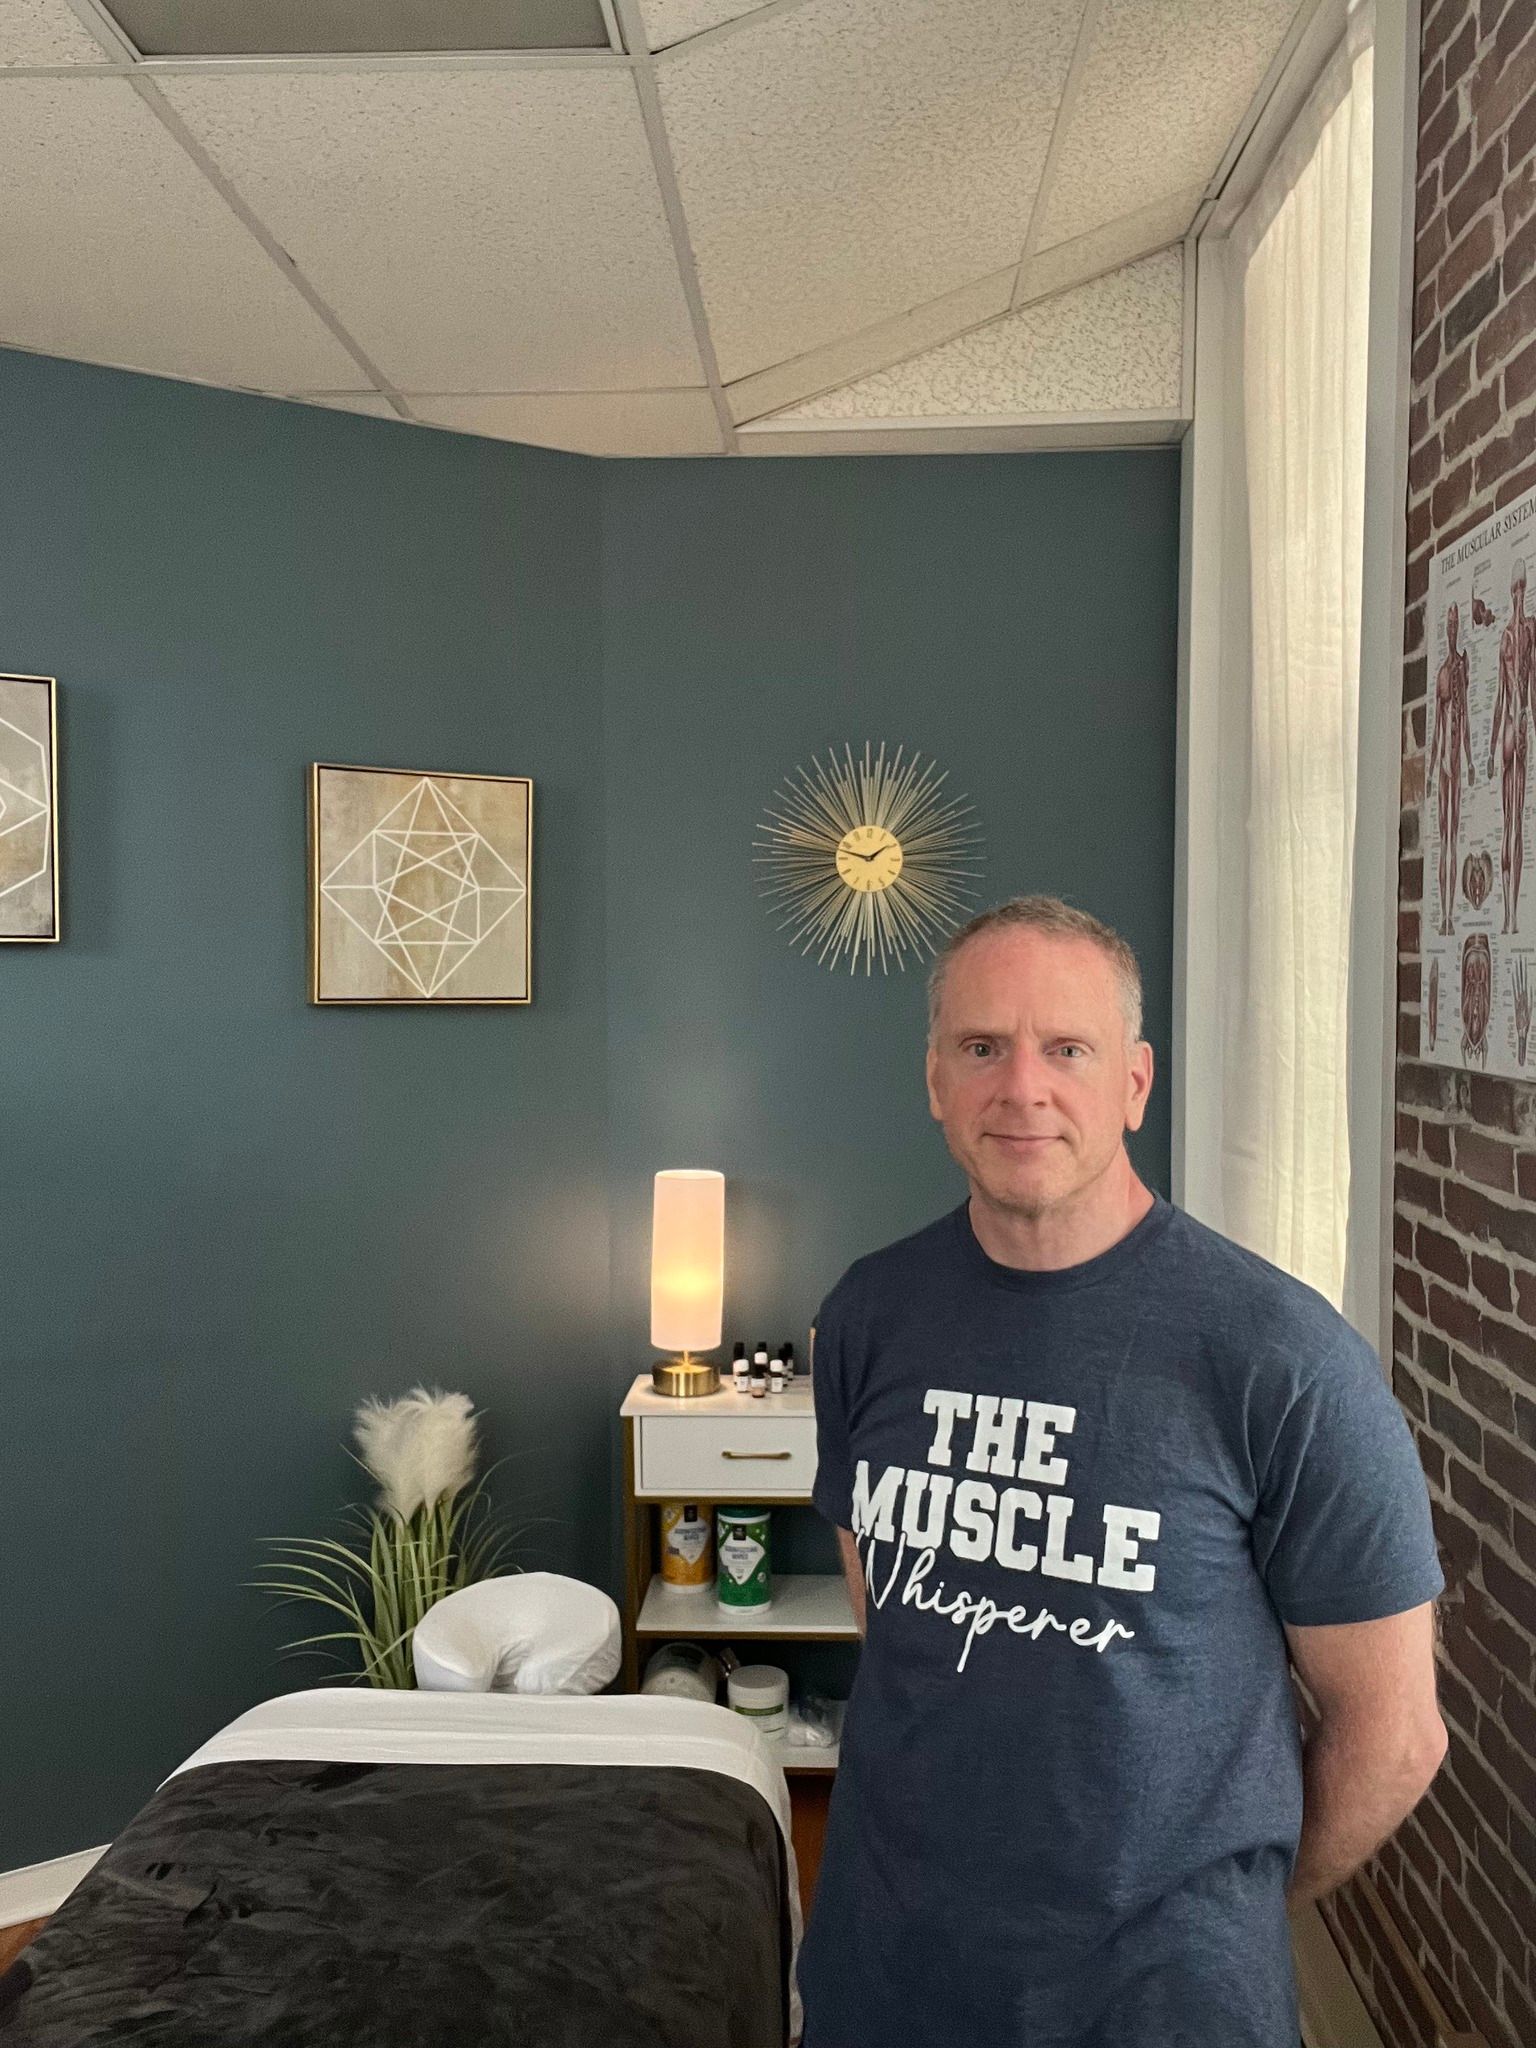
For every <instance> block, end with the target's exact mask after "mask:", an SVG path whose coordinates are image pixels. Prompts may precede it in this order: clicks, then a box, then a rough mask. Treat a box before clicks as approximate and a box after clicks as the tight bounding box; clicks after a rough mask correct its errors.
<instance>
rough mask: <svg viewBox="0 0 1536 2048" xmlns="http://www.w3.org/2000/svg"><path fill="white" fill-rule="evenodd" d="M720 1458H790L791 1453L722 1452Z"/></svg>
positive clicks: (792, 1454)
mask: <svg viewBox="0 0 1536 2048" xmlns="http://www.w3.org/2000/svg"><path fill="white" fill-rule="evenodd" d="M720 1455H721V1457H722V1458H792V1457H793V1456H794V1452H793V1451H722V1452H721V1453H720Z"/></svg>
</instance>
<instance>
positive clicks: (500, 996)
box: [308, 761, 533, 1007]
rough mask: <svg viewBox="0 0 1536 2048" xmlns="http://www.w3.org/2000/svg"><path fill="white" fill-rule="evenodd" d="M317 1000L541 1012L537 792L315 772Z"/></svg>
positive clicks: (392, 772) (312, 978)
mask: <svg viewBox="0 0 1536 2048" xmlns="http://www.w3.org/2000/svg"><path fill="white" fill-rule="evenodd" d="M308 828H309V829H308V865H309V1000H310V1001H311V1002H312V1003H317V1004H327V1005H332V1004H340V1005H352V1006H355V1005H357V1004H360V1003H367V1004H374V1005H378V1004H385V1005H398V1004H415V1005H418V1006H419V1005H423V1004H424V1005H427V1006H432V1007H439V1006H443V1005H446V1004H456V1005H475V1006H484V1005H487V1004H494V1005H498V1006H510V1005H519V1004H525V1003H529V1002H531V1001H532V1000H533V958H532V954H533V924H532V904H533V886H532V884H533V783H532V781H531V780H530V779H529V777H527V776H526V775H468V774H444V773H439V772H437V771H432V770H418V769H403V768H369V767H357V766H349V765H345V764H343V763H340V762H334V761H316V762H312V763H311V765H310V769H309V776H308Z"/></svg>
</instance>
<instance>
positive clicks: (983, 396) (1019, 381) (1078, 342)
mask: <svg viewBox="0 0 1536 2048" xmlns="http://www.w3.org/2000/svg"><path fill="white" fill-rule="evenodd" d="M1183 287H1184V258H1183V255H1182V253H1181V252H1180V251H1179V250H1177V249H1169V250H1165V251H1164V253H1163V254H1162V255H1160V256H1149V257H1147V258H1145V259H1144V260H1143V261H1142V262H1140V263H1134V264H1131V265H1129V266H1128V267H1127V268H1125V269H1123V270H1115V271H1111V272H1110V274H1109V275H1108V276H1107V277H1099V278H1095V279H1094V281H1093V282H1092V283H1091V284H1084V285H1079V286H1078V287H1077V288H1076V289H1075V290H1074V291H1069V292H1063V293H1062V294H1061V295H1060V296H1059V297H1058V298H1054V299H1044V300H1042V301H1041V302H1040V304H1038V305H1035V306H1026V307H1025V308H1024V309H1023V311H1022V312H1018V313H1011V314H1009V315H1008V316H1007V317H1006V318H1005V319H1002V320H994V321H993V322H992V323H991V324H990V326H987V327H978V328H977V329H975V331H974V332H973V333H970V334H962V335H960V336H959V337H958V338H957V339H956V340H954V341H947V342H945V343H944V345H943V347H942V348H935V349H929V350H928V351H927V352H926V353H925V354H923V355H920V356H914V357H913V358H912V360H911V361H910V362H906V363H898V364H897V365H896V366H895V367H894V368H893V369H889V370H880V371H878V372H877V373H876V374H875V375H874V376H873V377H865V378H863V379H861V380H860V382H859V383H857V384H849V385H845V386H844V387H843V389H842V390H841V391H829V392H826V393H825V394H824V395H823V396H822V397H820V398H813V399H810V400H808V401H807V403H805V404H804V405H797V406H794V407H792V408H791V409H790V410H789V411H788V412H782V413H778V414H776V415H775V419H776V420H779V421H788V420H859V419H866V420H869V419H875V420H898V419H911V420H937V419H966V420H980V419H984V418H986V417H988V416H1002V417H1015V416H1017V415H1020V414H1031V413H1074V412H1077V413H1105V412H1154V411H1161V412H1175V411H1177V409H1178V406H1179V398H1180V383H1179V370H1180V361H1181V351H1182V347H1183V334H1184V289H1183Z"/></svg>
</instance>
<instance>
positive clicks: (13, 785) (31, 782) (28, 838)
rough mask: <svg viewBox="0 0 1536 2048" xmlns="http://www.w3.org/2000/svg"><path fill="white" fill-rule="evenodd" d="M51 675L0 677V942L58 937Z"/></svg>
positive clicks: (38, 942) (55, 757)
mask: <svg viewBox="0 0 1536 2048" xmlns="http://www.w3.org/2000/svg"><path fill="white" fill-rule="evenodd" d="M55 687H56V686H55V684H54V679H53V677H52V676H0V943H10V942H16V943H20V944H23V945H28V944H30V945H48V944H51V943H52V942H53V941H55V940H56V939H57V938H58V936H59V807H58V801H57V795H56V790H55V783H56V780H57V773H58V758H59V737H58V720H57V715H56V710H55V703H54V699H55Z"/></svg>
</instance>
